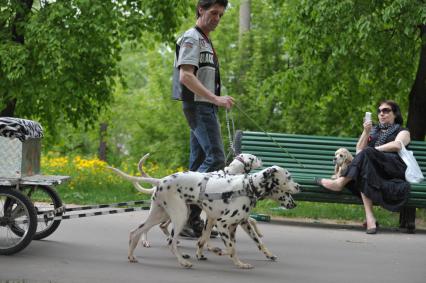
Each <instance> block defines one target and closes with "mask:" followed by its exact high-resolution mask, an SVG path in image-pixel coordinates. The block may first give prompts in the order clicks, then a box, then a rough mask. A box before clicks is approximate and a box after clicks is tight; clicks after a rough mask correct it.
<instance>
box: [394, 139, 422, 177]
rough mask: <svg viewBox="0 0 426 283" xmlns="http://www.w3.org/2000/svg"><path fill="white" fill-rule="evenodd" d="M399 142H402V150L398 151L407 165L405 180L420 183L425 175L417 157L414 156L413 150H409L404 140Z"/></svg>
mask: <svg viewBox="0 0 426 283" xmlns="http://www.w3.org/2000/svg"><path fill="white" fill-rule="evenodd" d="M399 142H400V143H401V150H400V151H398V154H399V156H400V157H401V159H402V160H403V161H404V163H405V164H406V165H407V170H405V180H407V181H408V182H410V183H420V182H421V181H423V179H424V177H423V173H422V170H420V167H419V164H418V163H417V161H416V158H414V155H413V152H412V151H411V150H407V149H406V148H405V146H404V144H403V143H402V141H399Z"/></svg>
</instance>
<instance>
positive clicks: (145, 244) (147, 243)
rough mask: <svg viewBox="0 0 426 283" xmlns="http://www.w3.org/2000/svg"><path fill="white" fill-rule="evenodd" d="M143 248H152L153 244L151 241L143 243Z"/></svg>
mask: <svg viewBox="0 0 426 283" xmlns="http://www.w3.org/2000/svg"><path fill="white" fill-rule="evenodd" d="M142 246H144V247H145V248H150V247H151V243H150V242H149V241H142Z"/></svg>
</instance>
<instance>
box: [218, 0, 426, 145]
mask: <svg viewBox="0 0 426 283" xmlns="http://www.w3.org/2000/svg"><path fill="white" fill-rule="evenodd" d="M252 11H253V14H252V28H251V31H250V33H248V34H247V36H246V38H245V39H244V41H242V42H240V43H239V44H240V48H239V49H238V51H235V52H233V50H235V49H232V48H229V47H230V46H231V45H230V44H229V42H226V43H225V45H220V46H219V47H218V49H219V50H220V51H219V52H218V53H219V54H222V53H223V52H228V53H231V54H232V55H231V56H228V58H230V59H231V61H228V62H226V64H227V67H228V68H225V72H224V73H225V76H226V80H225V81H226V82H227V86H228V90H229V93H230V94H231V95H235V96H236V97H238V98H239V99H238V100H239V102H240V105H241V106H242V109H243V110H244V111H246V112H247V113H248V114H249V115H250V116H251V117H253V118H254V119H256V120H257V121H258V122H259V124H260V125H262V127H263V128H265V129H267V130H268V131H283V132H289V133H308V134H309V133H315V134H324V135H344V136H357V135H358V134H359V131H360V129H361V123H362V117H363V114H364V112H365V111H371V112H374V110H375V107H376V105H377V103H378V102H379V101H380V100H382V99H394V100H396V101H398V103H399V104H400V105H401V107H402V110H403V112H404V113H405V117H407V116H406V114H407V112H408V101H409V93H410V90H411V89H412V87H413V82H414V80H415V78H416V71H417V69H418V66H419V65H420V64H418V62H419V56H420V55H419V54H420V50H421V47H422V44H423V45H424V43H422V38H421V37H420V36H419V35H421V33H420V32H419V26H421V24H422V23H425V22H426V8H425V4H424V3H423V2H422V1H408V0H396V1H385V2H383V1H379V2H377V1H367V0H365V1H355V0H344V1H333V0H320V1H299V0H289V1H263V0H253V1H252ZM233 33H234V34H236V33H237V31H236V29H234V30H233ZM233 44H235V41H234V42H233ZM424 67H425V66H423V68H424ZM425 79H426V78H424V79H423V80H422V82H423V84H424V85H426V83H425ZM417 95H418V96H420V97H425V96H426V93H425V92H424V91H423V92H420V93H418V94H417ZM418 101H419V102H420V105H422V106H418V107H423V108H424V107H425V106H426V103H425V99H423V100H421V99H420V100H418ZM410 111H411V112H414V111H415V110H414V109H410ZM423 112H424V111H423ZM423 112H422V113H423ZM422 113H418V112H417V119H415V120H416V124H423V125H424V118H423V116H421V115H419V114H422ZM239 120H241V121H243V120H244V116H240V118H239ZM243 127H244V128H248V129H254V130H259V128H258V127H256V126H255V125H254V124H253V123H252V122H251V121H249V120H247V121H245V122H243ZM423 128H424V126H423ZM423 137H424V134H423Z"/></svg>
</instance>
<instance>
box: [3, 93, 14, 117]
mask: <svg viewBox="0 0 426 283" xmlns="http://www.w3.org/2000/svg"><path fill="white" fill-rule="evenodd" d="M15 105H16V98H12V99H10V100H8V101H7V103H6V107H5V108H4V109H3V110H2V111H1V112H0V117H13V115H14V113H15Z"/></svg>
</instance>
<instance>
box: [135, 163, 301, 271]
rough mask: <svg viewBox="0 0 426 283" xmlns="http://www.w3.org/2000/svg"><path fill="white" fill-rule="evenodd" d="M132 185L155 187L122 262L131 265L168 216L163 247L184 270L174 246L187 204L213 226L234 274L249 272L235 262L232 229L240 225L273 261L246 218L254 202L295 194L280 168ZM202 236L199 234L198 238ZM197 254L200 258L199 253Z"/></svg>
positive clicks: (144, 179)
mask: <svg viewBox="0 0 426 283" xmlns="http://www.w3.org/2000/svg"><path fill="white" fill-rule="evenodd" d="M132 181H137V182H147V183H150V184H152V185H154V186H156V187H157V189H155V192H154V195H153V197H152V201H151V207H150V211H149V215H148V218H147V219H146V220H145V222H144V223H142V224H141V225H140V226H139V227H138V228H136V229H134V230H133V231H131V232H130V240H129V253H128V259H129V261H130V262H136V261H137V260H136V258H135V256H134V254H133V253H134V250H135V248H136V246H137V244H138V242H139V239H140V237H141V235H142V234H143V233H145V232H148V231H149V230H150V229H151V228H152V227H153V226H155V225H158V224H160V223H162V222H164V221H166V220H167V219H168V218H169V216H170V219H171V222H172V225H173V229H172V231H171V238H170V240H169V243H168V244H169V246H170V247H171V250H172V253H173V254H174V255H175V256H176V258H177V260H178V262H179V264H180V265H181V266H183V267H186V268H189V267H191V266H192V263H191V262H190V261H188V260H186V259H185V258H184V257H183V256H182V254H181V252H180V251H179V249H178V246H177V241H178V239H177V236H178V235H179V233H180V232H181V231H182V228H183V227H184V225H185V223H186V221H187V218H188V208H187V204H197V205H199V206H200V207H202V208H203V210H204V211H205V213H206V215H207V216H208V217H209V218H211V219H214V220H215V221H216V227H217V230H218V232H219V234H220V237H221V238H222V240H223V242H224V244H225V247H226V253H227V254H228V255H229V256H230V258H231V259H232V261H233V262H234V264H235V265H237V266H238V267H240V268H252V266H251V265H250V264H247V263H243V262H241V261H240V260H239V258H238V256H237V254H236V249H235V229H236V227H237V226H238V225H241V226H242V227H243V229H245V230H246V231H247V233H248V234H249V235H250V237H252V239H253V240H254V241H255V242H256V243H257V245H258V248H259V249H260V250H262V251H263V252H264V253H265V255H266V256H267V257H268V258H270V259H276V257H275V256H273V255H272V254H270V252H269V251H268V250H267V249H266V248H265V246H264V244H263V243H262V241H261V239H260V238H259V237H258V235H257V234H256V233H255V232H254V231H253V229H251V228H249V227H250V226H249V224H248V223H249V222H248V218H249V214H250V211H251V209H252V208H253V207H254V206H255V205H256V201H257V200H258V199H260V198H270V199H275V200H278V201H280V202H283V201H284V200H285V199H286V197H287V195H286V193H297V192H299V190H300V189H299V185H298V184H297V183H295V182H294V181H293V180H292V178H291V175H290V173H289V172H288V171H287V170H286V169H284V168H281V167H278V166H272V167H268V168H265V169H263V170H261V171H259V172H257V173H254V174H246V175H232V176H231V175H225V176H215V175H214V174H212V175H209V174H208V173H199V172H181V173H175V174H172V175H169V176H166V177H164V178H161V179H156V178H149V177H132ZM203 234H205V233H204V232H203ZM204 238H205V237H204V235H203V236H202V238H201V240H203V241H199V242H198V250H197V256H198V257H199V258H200V259H201V258H203V256H202V248H203V244H204V243H205V239H204ZM200 251H201V252H200Z"/></svg>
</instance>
